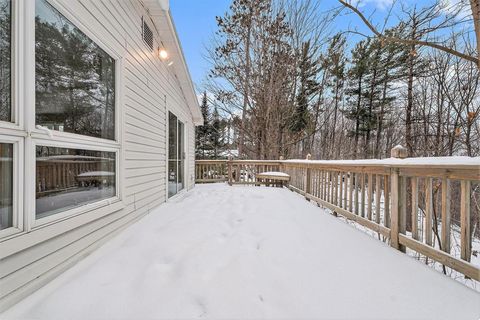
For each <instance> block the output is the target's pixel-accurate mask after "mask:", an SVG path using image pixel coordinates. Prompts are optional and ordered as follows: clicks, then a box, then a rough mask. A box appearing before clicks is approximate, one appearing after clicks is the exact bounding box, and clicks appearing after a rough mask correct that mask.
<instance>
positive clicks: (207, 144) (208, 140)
mask: <svg viewBox="0 0 480 320" xmlns="http://www.w3.org/2000/svg"><path fill="white" fill-rule="evenodd" d="M200 109H201V111H202V116H203V125H201V126H198V127H197V128H196V132H195V153H196V158H197V159H207V158H209V153H210V151H211V150H212V128H211V124H210V113H209V110H208V109H209V108H208V99H207V92H204V93H203V97H202V104H201V105H200Z"/></svg>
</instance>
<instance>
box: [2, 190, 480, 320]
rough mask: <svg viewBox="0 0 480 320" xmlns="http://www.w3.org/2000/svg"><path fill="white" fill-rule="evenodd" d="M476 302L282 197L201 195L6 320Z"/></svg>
mask: <svg viewBox="0 0 480 320" xmlns="http://www.w3.org/2000/svg"><path fill="white" fill-rule="evenodd" d="M479 316H480V294H479V293H477V292H475V291H473V290H471V289H469V288H467V287H465V286H463V285H462V284H460V283H458V282H456V281H454V280H452V279H450V278H448V277H446V276H443V275H442V274H440V273H439V272H436V271H434V270H432V269H430V268H428V267H426V266H424V265H422V264H421V263H419V262H418V261H415V260H414V259H412V258H409V257H408V256H406V255H404V254H402V253H400V252H398V251H395V250H392V248H391V247H388V246H387V245H386V244H384V243H382V242H380V241H378V240H375V239H373V238H371V237H370V236H368V235H366V234H364V233H362V232H361V231H359V230H356V229H354V228H353V227H352V226H350V225H348V224H345V223H344V222H342V221H341V220H340V219H336V218H334V217H333V216H331V215H329V214H326V213H324V212H322V210H321V209H320V208H318V207H317V206H316V205H314V204H310V203H308V202H306V201H305V200H304V198H303V197H301V196H300V195H298V194H296V193H293V192H290V191H288V190H286V189H279V188H265V187H244V186H233V187H229V186H227V185H225V184H211V185H197V187H196V188H195V190H193V191H192V192H190V193H187V194H185V195H184V196H183V199H180V198H176V199H174V200H173V201H170V202H169V203H167V204H164V205H162V206H160V207H159V208H158V209H156V210H155V211H154V212H152V213H151V214H150V215H149V216H147V217H145V218H143V219H142V220H140V221H139V222H138V223H136V224H135V225H133V226H131V227H129V228H128V229H127V230H125V231H123V232H122V233H121V234H119V235H118V236H116V237H115V238H114V239H112V240H111V241H109V242H108V243H107V244H106V245H104V246H103V247H102V248H100V249H99V250H97V251H96V252H95V253H94V254H92V255H90V256H89V257H87V258H85V259H84V260H83V261H81V262H80V263H78V264H77V265H75V266H74V267H73V268H71V269H70V270H68V271H67V272H65V273H64V274H63V275H61V276H60V277H58V278H57V279H55V280H54V281H52V282H51V283H50V284H48V285H47V286H45V287H43V288H42V289H40V290H38V291H37V292H36V293H34V294H33V295H31V296H30V297H28V298H27V299H25V300H23V301H22V302H20V303H19V304H17V305H15V306H14V307H12V308H11V309H10V310H7V312H5V313H4V314H3V315H0V318H1V319H48V320H53V319H82V320H83V319H158V318H296V319H299V318H355V319H358V318H368V319H375V318H376V319H390V318H395V319H400V318H404V319H405V318H407V319H412V318H415V319H425V318H428V319H478V318H479Z"/></svg>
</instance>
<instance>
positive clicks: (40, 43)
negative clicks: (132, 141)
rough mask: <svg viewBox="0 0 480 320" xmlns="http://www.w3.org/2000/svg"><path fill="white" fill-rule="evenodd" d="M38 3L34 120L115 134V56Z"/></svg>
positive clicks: (78, 131) (62, 128)
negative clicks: (111, 55)
mask: <svg viewBox="0 0 480 320" xmlns="http://www.w3.org/2000/svg"><path fill="white" fill-rule="evenodd" d="M1 1H3V0H0V2H1ZM35 9H36V17H35V64H36V67H35V71H36V73H35V90H36V94H35V99H36V103H35V107H36V112H35V114H36V124H37V125H41V126H43V127H47V128H49V129H51V130H57V131H65V132H70V133H76V134H81V135H86V136H91V137H98V138H105V139H110V140H114V139H115V60H114V59H113V58H112V57H110V56H109V55H108V54H107V53H106V52H105V51H104V50H102V49H101V48H100V47H99V46H98V45H97V44H96V43H95V42H93V41H92V40H91V39H90V38H89V37H87V36H86V35H85V34H84V33H83V32H82V31H80V30H79V29H78V28H77V27H75V26H74V25H73V24H72V23H71V22H70V21H69V20H67V19H66V18H65V17H64V16H63V15H62V14H60V12H58V11H57V10H56V9H55V8H53V7H52V6H51V5H50V4H48V3H47V2H46V1H45V0H37V1H36V8H35Z"/></svg>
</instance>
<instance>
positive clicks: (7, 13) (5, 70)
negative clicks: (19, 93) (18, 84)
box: [0, 0, 12, 121]
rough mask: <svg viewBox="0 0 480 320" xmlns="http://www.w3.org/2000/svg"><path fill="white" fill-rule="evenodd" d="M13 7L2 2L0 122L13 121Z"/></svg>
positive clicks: (0, 17)
mask: <svg viewBox="0 0 480 320" xmlns="http://www.w3.org/2000/svg"><path fill="white" fill-rule="evenodd" d="M10 17H11V5H10V0H0V120H2V121H11V111H10V110H11V88H12V87H11V53H12V49H11V21H10V19H11V18H10Z"/></svg>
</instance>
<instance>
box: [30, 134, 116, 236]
mask: <svg viewBox="0 0 480 320" xmlns="http://www.w3.org/2000/svg"><path fill="white" fill-rule="evenodd" d="M37 145H41V146H47V147H59V148H71V149H81V150H92V151H106V152H114V153H115V178H116V183H115V196H113V197H110V198H106V199H101V200H98V201H95V202H91V203H87V204H84V205H81V206H79V207H75V208H71V209H66V210H64V211H61V212H58V213H54V214H52V215H50V216H46V217H43V218H40V219H37V218H36V216H35V213H36V210H35V201H33V211H32V213H33V216H32V217H31V221H32V222H33V223H32V226H31V227H32V229H35V228H38V227H41V226H44V225H50V224H52V223H56V222H59V221H62V220H65V219H67V218H70V217H72V216H77V215H81V214H83V213H85V212H89V211H92V210H95V209H98V208H102V207H105V206H109V205H111V204H114V203H116V202H121V201H122V198H121V190H120V185H119V183H118V180H119V176H120V175H119V170H120V161H119V158H120V150H119V149H118V148H107V147H95V148H92V147H90V146H88V145H81V144H78V143H71V142H63V141H54V140H42V139H35V140H34V141H33V148H34V150H35V149H36V146H37ZM34 154H35V152H34ZM30 187H33V190H32V192H36V190H35V187H36V186H35V183H33V184H32V186H30Z"/></svg>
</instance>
